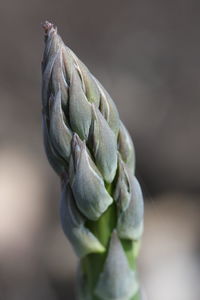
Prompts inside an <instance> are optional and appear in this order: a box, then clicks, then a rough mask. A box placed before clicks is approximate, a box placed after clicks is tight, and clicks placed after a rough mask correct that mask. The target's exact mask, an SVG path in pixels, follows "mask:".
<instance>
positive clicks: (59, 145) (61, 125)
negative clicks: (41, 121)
mask: <svg viewBox="0 0 200 300" xmlns="http://www.w3.org/2000/svg"><path fill="white" fill-rule="evenodd" d="M50 138H51V142H52V144H53V146H54V148H55V149H56V150H57V152H58V153H59V155H60V156H61V157H62V158H63V159H64V160H65V161H66V162H68V161H69V156H70V153H71V147H70V143H71V139H72V134H71V132H70V130H69V129H68V127H67V126H66V124H65V121H64V116H63V111H62V107H61V91H60V89H59V90H58V92H57V93H56V95H55V96H53V95H52V96H51V98H50Z"/></svg>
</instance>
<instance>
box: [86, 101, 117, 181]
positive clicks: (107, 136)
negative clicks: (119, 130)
mask: <svg viewBox="0 0 200 300" xmlns="http://www.w3.org/2000/svg"><path fill="white" fill-rule="evenodd" d="M90 134H91V139H92V153H93V155H94V158H95V162H96V165H97V167H98V169H99V170H100V172H101V174H102V175H103V177H104V179H105V181H106V182H109V183H110V182H112V181H113V179H114V177H115V174H116V169H117V141H116V137H115V135H114V133H113V131H112V130H111V129H110V127H109V126H108V123H107V122H106V120H105V119H104V117H103V115H102V114H101V113H100V111H99V110H98V109H96V107H95V106H94V105H92V125H91V132H90Z"/></svg>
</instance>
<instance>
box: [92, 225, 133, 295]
mask: <svg viewBox="0 0 200 300" xmlns="http://www.w3.org/2000/svg"><path fill="white" fill-rule="evenodd" d="M137 291H138V282H137V279H136V274H135V272H133V271H132V270H131V269H130V267H129V264H128V260H127V257H126V255H125V253H124V250H123V248H122V245H121V242H120V240H119V238H118V236H117V233H116V232H115V231H114V232H113V233H112V236H111V240H110V246H109V250H108V255H107V258H106V261H105V264H104V267H103V272H102V273H101V274H100V276H99V280H98V282H97V286H96V289H95V294H96V295H97V296H98V297H99V298H100V299H101V300H130V299H131V297H132V296H134V295H135V294H136V293H137Z"/></svg>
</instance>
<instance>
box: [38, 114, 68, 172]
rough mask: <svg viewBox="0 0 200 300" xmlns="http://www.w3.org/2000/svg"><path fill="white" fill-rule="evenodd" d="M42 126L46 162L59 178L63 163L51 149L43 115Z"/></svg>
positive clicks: (63, 168)
mask: <svg viewBox="0 0 200 300" xmlns="http://www.w3.org/2000/svg"><path fill="white" fill-rule="evenodd" d="M42 124H43V137H44V148H45V152H46V155H47V158H48V161H49V163H50V165H51V166H52V168H53V169H54V171H55V172H56V173H57V174H58V175H59V176H61V175H62V174H63V173H64V171H65V162H64V161H63V160H62V159H61V158H60V157H59V156H58V155H57V153H56V150H55V149H54V148H53V146H52V144H51V141H50V137H49V132H48V128H47V124H46V117H45V115H43V120H42Z"/></svg>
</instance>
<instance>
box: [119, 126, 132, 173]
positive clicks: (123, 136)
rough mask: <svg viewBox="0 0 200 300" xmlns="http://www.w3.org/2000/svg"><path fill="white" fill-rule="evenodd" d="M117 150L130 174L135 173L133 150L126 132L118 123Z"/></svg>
mask: <svg viewBox="0 0 200 300" xmlns="http://www.w3.org/2000/svg"><path fill="white" fill-rule="evenodd" d="M118 150H119V152H120V154H121V156H122V159H123V161H124V162H125V163H126V164H127V166H128V167H129V169H130V170H132V172H133V173H134V172H135V149H134V146H133V142H132V140H131V137H130V134H129V133H128V130H127V129H126V127H125V126H124V124H123V123H122V122H121V121H120V129H119V135H118Z"/></svg>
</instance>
